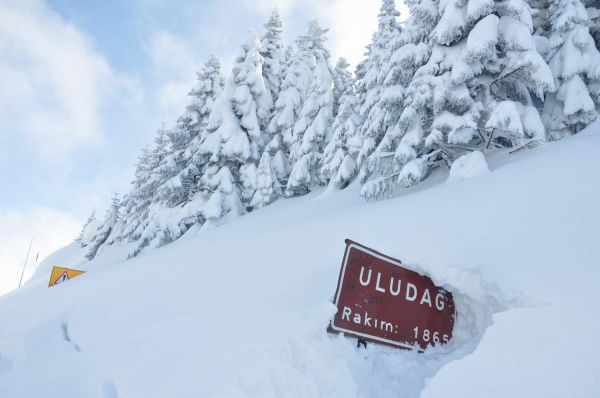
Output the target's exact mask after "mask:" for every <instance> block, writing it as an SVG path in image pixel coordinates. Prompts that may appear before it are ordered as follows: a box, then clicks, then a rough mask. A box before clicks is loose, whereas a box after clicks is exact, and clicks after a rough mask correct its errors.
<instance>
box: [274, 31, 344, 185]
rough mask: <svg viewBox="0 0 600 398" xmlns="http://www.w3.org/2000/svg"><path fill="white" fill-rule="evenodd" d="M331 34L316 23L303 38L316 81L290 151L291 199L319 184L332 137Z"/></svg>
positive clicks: (289, 180) (303, 45)
mask: <svg viewBox="0 0 600 398" xmlns="http://www.w3.org/2000/svg"><path fill="white" fill-rule="evenodd" d="M327 31H328V29H323V28H321V27H320V26H319V24H318V23H317V22H316V21H313V22H311V23H310V25H309V32H308V34H307V35H306V36H303V37H302V42H301V48H302V49H303V52H304V53H305V57H307V58H306V59H307V60H310V62H311V63H312V73H313V80H312V84H311V86H310V88H309V91H308V94H307V97H306V100H305V101H304V104H303V106H302V111H301V112H300V117H299V118H298V121H297V122H296V125H295V126H294V132H293V143H292V146H291V148H290V163H291V164H293V166H292V171H291V173H290V177H289V179H288V182H287V188H286V192H285V193H286V195H287V196H294V195H304V194H306V193H308V192H310V188H311V186H312V185H315V184H318V183H319V178H318V165H319V161H320V157H321V155H322V153H323V148H324V146H325V143H326V141H327V140H328V139H329V138H330V135H331V123H332V120H333V114H332V112H333V91H332V77H331V72H330V68H329V52H328V51H327V50H326V49H325V40H326V33H327Z"/></svg>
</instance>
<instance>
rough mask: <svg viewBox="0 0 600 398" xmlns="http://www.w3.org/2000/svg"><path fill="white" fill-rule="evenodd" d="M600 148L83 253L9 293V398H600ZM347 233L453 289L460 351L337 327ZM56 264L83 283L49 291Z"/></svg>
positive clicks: (286, 205) (2, 333) (570, 143)
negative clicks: (365, 339) (159, 244)
mask: <svg viewBox="0 0 600 398" xmlns="http://www.w3.org/2000/svg"><path fill="white" fill-rule="evenodd" d="M599 154H600V126H598V125H595V126H593V127H592V128H590V129H588V130H587V131H585V132H583V133H581V134H579V135H578V136H576V137H573V138H569V139H566V140H564V141H561V142H556V143H552V144H548V145H546V146H544V147H542V148H538V149H536V150H533V151H530V152H523V153H516V154H512V155H509V154H503V155H502V154H499V155H495V158H493V159H491V160H489V164H490V170H491V173H489V174H484V175H482V176H479V177H475V178H471V179H467V180H462V181H456V182H452V183H446V182H444V181H443V179H444V178H445V176H443V175H441V174H439V175H436V176H433V177H432V178H431V181H430V182H428V183H426V184H428V185H430V186H432V187H430V188H429V189H423V188H424V187H421V188H419V189H418V190H413V191H411V192H408V193H407V194H406V195H405V196H402V197H399V198H395V199H391V200H386V201H380V202H373V203H365V202H363V201H362V200H361V199H360V198H359V197H358V195H357V190H358V189H359V187H357V186H353V187H350V188H349V189H348V190H346V191H342V192H334V191H324V192H317V193H313V194H311V195H309V196H306V197H302V198H298V199H291V200H281V201H278V202H276V203H275V204H273V205H271V206H268V207H267V208H265V209H262V210H259V211H256V212H254V213H252V214H250V215H248V216H245V217H242V218H240V219H238V220H235V221H232V222H230V223H228V224H226V225H224V226H222V227H220V228H217V229H215V230H212V231H209V232H205V233H202V234H201V233H199V232H197V231H194V230H192V231H190V232H189V233H188V234H187V235H186V236H184V237H183V238H182V239H180V240H179V241H176V242H175V243H173V244H171V245H169V246H166V247H164V248H162V249H158V250H154V251H151V252H149V253H148V254H146V255H143V256H141V257H139V258H136V259H133V260H130V261H123V258H124V256H125V253H127V250H128V248H126V247H122V246H121V247H112V248H111V249H110V250H108V251H105V252H103V253H102V254H101V255H100V256H99V257H98V258H97V259H95V260H94V261H93V262H91V263H86V262H85V261H84V257H83V254H84V252H83V251H82V250H80V249H79V248H78V247H77V246H75V245H71V246H69V247H67V248H64V249H62V250H60V251H59V252H57V253H55V254H54V255H52V256H50V258H48V259H46V261H44V263H43V264H42V265H41V266H40V268H39V270H38V273H37V274H36V275H35V277H34V278H33V279H32V281H30V282H29V283H28V284H27V285H26V286H25V287H24V288H22V289H20V290H19V291H17V292H14V293H11V294H9V295H6V296H4V297H2V298H1V299H0V397H3V398H40V397H44V398H55V397H56V398H65V397H101V398H117V397H119V398H137V397H139V398H152V397H157V398H159V397H160V398H164V397H172V398H179V397H237V396H240V397H242V396H243V397H321V396H327V397H416V396H419V395H422V396H425V397H439V396H446V397H488V396H494V397H496V396H497V397H534V396H544V397H598V396H600V376H599V375H600V343H599V333H600V320H598V306H599V305H600V289H599V287H598V286H599V285H600V208H599V205H598V203H599V202H598V198H599V196H600V178H599V177H598V161H599V160H598V159H599V157H598V155H599ZM436 184H437V185H436ZM434 185H435V186H434ZM345 238H352V239H354V240H356V241H358V242H361V243H364V244H366V245H369V246H371V247H373V248H375V249H378V250H380V251H382V252H384V253H386V254H389V255H391V256H394V257H397V258H400V259H401V260H403V262H405V263H407V264H409V265H410V266H412V267H414V268H416V269H419V270H422V271H423V272H425V273H427V274H428V275H430V276H431V277H432V278H433V279H434V280H435V281H436V282H437V283H438V284H441V285H443V286H445V287H446V288H448V289H450V290H452V291H453V292H454V293H455V296H456V301H457V310H458V321H457V325H456V330H455V337H454V339H453V341H452V342H451V344H449V345H448V346H446V347H444V349H437V350H431V351H428V352H427V353H425V354H417V353H414V352H407V351H400V350H394V349H390V348H386V347H377V346H375V345H369V347H368V349H366V350H365V349H362V348H361V349H358V348H356V347H355V342H354V341H352V340H350V339H346V338H344V337H341V336H331V335H328V334H327V333H326V332H325V328H326V326H327V323H328V320H329V318H330V316H331V314H332V312H333V311H334V310H335V309H334V308H333V306H332V304H331V303H330V299H331V297H332V295H333V292H334V290H335V285H336V282H337V277H338V272H339V267H340V262H341V257H342V254H343V249H344V239H345ZM52 265H61V266H67V267H79V268H83V269H86V270H87V271H88V273H87V274H86V275H84V276H81V277H79V278H77V279H74V280H72V281H69V282H67V283H65V284H62V285H59V286H57V287H53V288H50V289H48V288H47V287H46V284H47V279H48V276H49V270H50V267H51V266H52Z"/></svg>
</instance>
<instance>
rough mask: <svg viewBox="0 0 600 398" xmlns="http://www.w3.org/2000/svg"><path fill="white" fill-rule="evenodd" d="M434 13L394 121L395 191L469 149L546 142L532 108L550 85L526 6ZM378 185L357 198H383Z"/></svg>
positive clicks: (446, 5)
mask: <svg viewBox="0 0 600 398" xmlns="http://www.w3.org/2000/svg"><path fill="white" fill-rule="evenodd" d="M439 10H440V13H439V20H438V21H437V24H436V27H435V29H434V30H433V32H432V40H433V44H434V45H433V49H432V54H431V56H430V58H429V60H428V62H427V63H426V64H425V65H424V66H422V67H421V68H419V70H418V71H417V73H416V74H415V77H414V78H413V80H412V81H411V84H410V85H409V87H408V89H407V98H406V99H405V102H404V109H403V111H402V115H401V118H400V123H399V127H400V131H401V135H400V136H401V138H400V140H399V144H398V146H397V147H396V150H395V154H394V158H395V161H396V162H397V163H398V164H400V165H401V168H400V169H399V171H398V172H397V173H396V175H392V176H388V177H396V178H397V181H398V184H399V185H401V186H412V185H415V184H417V183H419V182H420V181H422V180H423V179H424V178H425V177H426V176H427V175H428V173H429V171H430V170H431V168H433V167H436V166H438V165H441V164H446V165H448V166H450V165H451V164H452V162H453V161H454V160H455V159H456V158H458V157H460V156H461V155H463V154H464V153H466V152H469V151H471V150H476V149H483V150H489V149H491V148H493V147H497V146H501V147H507V146H508V147H517V146H522V145H524V144H526V143H528V142H529V141H540V140H544V139H545V131H544V127H543V124H542V123H541V119H540V115H539V112H538V110H537V109H536V107H537V106H538V104H539V102H540V100H541V99H543V97H544V95H545V93H546V92H548V91H552V90H553V88H554V87H553V86H554V84H553V79H552V74H551V71H550V69H549V67H548V65H547V64H546V63H545V62H544V60H543V59H542V57H541V56H540V54H539V53H538V52H537V49H536V47H535V44H534V41H533V38H532V30H533V26H532V18H531V12H530V7H529V6H528V4H527V3H526V2H525V1H524V0H511V1H502V2H492V1H477V2H475V1H469V2H468V3H466V2H464V1H462V0H446V1H441V2H440V8H439ZM378 182H379V181H377V180H374V181H371V182H370V184H368V185H365V187H363V192H362V194H363V195H364V196H366V197H369V198H374V197H380V196H384V195H386V194H389V190H388V189H386V187H385V186H383V187H382V186H380V185H379V184H378Z"/></svg>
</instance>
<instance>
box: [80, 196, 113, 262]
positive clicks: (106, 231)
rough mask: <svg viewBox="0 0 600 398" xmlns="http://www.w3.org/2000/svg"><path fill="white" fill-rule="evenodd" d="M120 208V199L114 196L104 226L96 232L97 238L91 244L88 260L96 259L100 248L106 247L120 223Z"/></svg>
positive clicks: (87, 255)
mask: <svg viewBox="0 0 600 398" xmlns="http://www.w3.org/2000/svg"><path fill="white" fill-rule="evenodd" d="M119 208H120V203H119V197H118V196H117V195H114V196H113V199H112V203H111V205H110V208H109V209H108V210H107V211H106V215H105V216H104V220H103V221H102V224H101V225H100V226H99V227H98V229H97V230H96V236H94V238H93V240H92V241H91V242H90V244H89V247H90V249H89V251H88V253H87V254H86V258H87V259H88V260H93V259H94V257H96V255H97V254H98V250H99V249H100V247H102V245H104V243H105V242H106V240H107V239H108V237H109V236H110V234H111V232H112V230H113V228H114V226H115V225H116V224H117V222H118V221H119Z"/></svg>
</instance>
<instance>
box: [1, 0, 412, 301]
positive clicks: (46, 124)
mask: <svg viewBox="0 0 600 398" xmlns="http://www.w3.org/2000/svg"><path fill="white" fill-rule="evenodd" d="M379 5H380V0H128V1H123V0H103V1H96V0H0V193H1V195H0V294H2V293H3V292H6V291H8V290H10V289H14V288H15V287H16V285H17V284H18V280H19V274H20V268H21V267H22V265H23V262H24V260H25V255H26V252H27V246H28V244H29V240H30V239H31V238H32V237H33V239H34V243H33V249H32V257H35V254H36V253H38V252H39V253H40V258H43V257H45V256H47V255H48V254H50V253H51V252H52V251H53V250H55V249H57V248H60V247H61V246H63V245H65V244H67V243H69V242H71V241H72V240H73V238H74V237H75V236H76V235H77V233H78V231H79V229H80V227H81V224H82V223H83V222H84V221H85V219H86V218H87V216H88V215H89V213H90V212H91V211H92V209H96V210H97V211H98V213H99V214H100V216H102V214H103V212H104V210H105V208H106V206H107V204H108V201H109V198H110V196H111V194H112V193H113V192H118V193H121V194H123V193H125V192H126V190H127V188H128V184H129V181H130V180H131V178H132V172H133V164H134V161H135V159H136V157H137V155H138V154H139V152H140V149H141V148H142V147H143V146H144V145H145V144H146V143H148V142H150V141H151V139H152V136H153V134H154V131H155V130H156V129H157V128H158V127H159V126H160V124H161V123H162V122H165V123H167V125H169V124H172V123H173V122H174V120H175V119H176V117H177V115H178V113H179V112H181V110H182V109H183V107H184V106H185V103H186V94H187V92H188V91H189V89H190V88H191V87H192V85H193V83H194V78H195V74H194V72H195V71H196V70H197V68H198V66H199V65H201V64H202V62H203V61H204V60H205V59H206V58H207V57H208V56H209V55H211V54H214V55H216V56H218V57H220V58H221V59H222V62H223V64H224V65H225V66H227V65H230V64H231V59H232V58H233V56H234V54H235V53H236V52H237V50H238V48H239V45H240V44H241V43H242V42H243V41H244V40H245V38H246V36H247V33H248V31H249V30H254V31H256V32H257V33H259V34H262V25H263V23H264V22H265V20H266V19H267V18H268V16H269V14H270V11H271V9H272V8H273V7H274V6H277V7H278V8H279V9H280V12H281V14H282V18H283V21H284V29H285V36H284V38H285V40H286V42H289V41H291V40H292V39H293V38H294V37H296V36H297V35H299V34H301V33H303V32H304V30H305V28H306V25H307V23H308V21H310V20H311V19H315V18H316V19H318V20H319V21H320V22H321V23H322V24H323V25H325V26H326V27H329V28H330V29H331V31H330V34H329V37H330V48H331V51H332V53H333V55H334V56H335V57H338V56H341V55H343V56H345V57H347V58H348V59H349V60H350V61H351V63H353V64H356V63H357V62H358V61H359V60H360V59H361V57H362V54H363V52H364V47H365V45H366V44H368V42H369V39H370V37H371V34H372V32H373V31H374V30H375V28H376V24H377V18H376V16H377V11H378V9H379ZM401 18H402V17H401ZM63 265H65V266H68V264H63ZM32 268H33V261H30V269H32Z"/></svg>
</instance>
